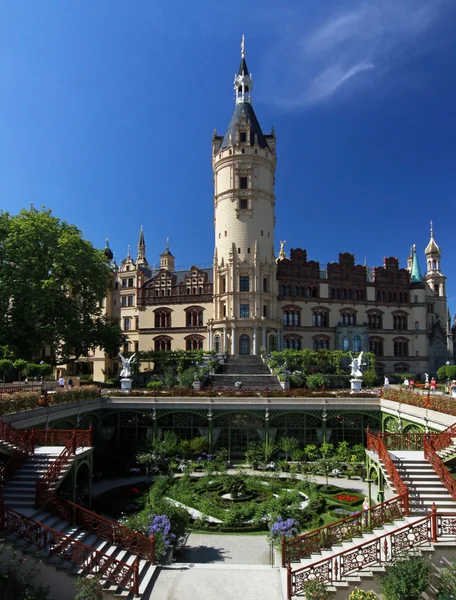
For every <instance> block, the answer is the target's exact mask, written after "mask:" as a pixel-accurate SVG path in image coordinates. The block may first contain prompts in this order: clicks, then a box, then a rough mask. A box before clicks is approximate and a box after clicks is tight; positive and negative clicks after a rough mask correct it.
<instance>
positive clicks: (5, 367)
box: [0, 358, 14, 387]
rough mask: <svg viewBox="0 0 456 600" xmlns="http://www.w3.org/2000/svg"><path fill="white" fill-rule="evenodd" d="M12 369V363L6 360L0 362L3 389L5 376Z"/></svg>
mask: <svg viewBox="0 0 456 600" xmlns="http://www.w3.org/2000/svg"><path fill="white" fill-rule="evenodd" d="M13 369H14V365H13V361H11V360H8V359H6V358H2V359H1V360H0V373H2V375H3V387H5V377H6V374H7V373H9V372H10V371H12V370H13Z"/></svg>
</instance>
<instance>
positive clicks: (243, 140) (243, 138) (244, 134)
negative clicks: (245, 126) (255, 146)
mask: <svg viewBox="0 0 456 600" xmlns="http://www.w3.org/2000/svg"><path fill="white" fill-rule="evenodd" d="M246 141H247V133H246V132H245V131H241V142H246Z"/></svg>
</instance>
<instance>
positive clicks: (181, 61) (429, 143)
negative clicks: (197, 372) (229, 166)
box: [0, 0, 456, 312]
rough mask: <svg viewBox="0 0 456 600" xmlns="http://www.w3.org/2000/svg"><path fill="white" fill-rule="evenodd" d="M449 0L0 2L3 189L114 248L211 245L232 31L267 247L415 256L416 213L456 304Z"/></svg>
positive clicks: (205, 251)
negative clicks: (272, 242) (262, 178)
mask: <svg viewBox="0 0 456 600" xmlns="http://www.w3.org/2000/svg"><path fill="white" fill-rule="evenodd" d="M455 28H456V5H455V3H454V2H453V1H452V0H369V1H365V2H362V1H359V0H337V1H336V0H297V1H290V0H282V2H280V3H279V2H277V1H276V0H262V1H257V0H251V1H250V2H245V1H244V2H240V1H238V0H230V2H225V3H223V4H222V3H219V2H209V1H206V0H195V1H194V2H186V1H184V0H179V1H169V0H168V1H167V2H165V1H163V0H154V2H150V1H149V0H147V1H141V0H135V1H134V2H127V1H124V2H119V1H117V0H109V1H108V0H105V1H102V0H97V1H96V2H93V1H88V0H78V2H55V1H54V0H52V1H51V0H41V1H40V2H32V0H28V1H18V2H8V1H7V0H0V135H1V139H2V144H1V145H0V197H1V199H2V204H1V206H2V208H3V209H5V210H9V211H11V212H13V213H15V212H17V211H18V210H19V209H20V208H22V207H29V206H30V203H31V202H33V203H34V205H35V206H36V207H40V206H42V205H45V206H46V207H48V208H52V210H53V212H54V214H55V215H57V216H59V217H61V218H63V219H65V220H67V221H69V222H71V223H75V224H76V225H78V226H79V227H80V228H81V229H82V231H83V232H84V235H85V236H86V237H87V238H88V239H90V240H91V241H92V242H93V243H94V244H95V245H96V246H99V247H103V246H104V239H105V237H106V236H109V239H110V244H111V247H112V249H113V250H114V251H115V252H116V255H117V258H118V259H121V258H123V257H124V256H125V254H126V251H127V245H128V244H131V246H132V251H133V252H134V251H135V247H136V244H137V239H138V234H139V228H140V226H141V225H144V229H145V236H146V243H147V257H148V259H149V262H151V263H154V262H157V261H158V256H159V254H160V252H162V251H163V249H164V247H165V243H166V238H167V237H169V240H170V249H171V250H172V252H173V254H174V255H175V256H176V263H177V264H178V265H190V264H209V263H210V262H211V260H212V255H213V247H214V234H213V223H212V218H213V204H212V195H213V190H212V171H211V136H212V132H213V130H214V128H216V129H217V132H218V133H219V134H221V133H223V132H224V130H225V128H226V126H227V125H228V122H229V120H230V116H231V113H232V111H233V107H234V100H233V91H232V80H233V75H234V72H235V71H236V70H237V67H238V64H239V53H240V48H239V44H240V38H241V34H243V33H244V34H245V36H246V51H247V62H248V65H249V68H250V69H251V71H252V73H253V78H254V86H255V88H254V93H253V104H254V107H255V111H256V113H257V116H258V118H259V120H260V123H261V125H262V128H263V130H264V131H265V132H269V131H270V129H271V126H272V125H273V126H274V128H275V131H276V135H277V148H278V164H277V172H276V195H277V204H276V215H277V226H276V244H277V246H278V245H279V240H287V243H286V249H288V250H289V249H290V248H292V247H302V248H306V249H307V251H308V256H309V258H311V259H314V260H319V261H320V263H321V264H322V265H325V264H326V263H327V262H328V261H333V260H337V259H338V254H339V252H346V251H349V252H353V253H354V254H355V257H356V259H357V261H358V262H361V263H362V262H363V261H364V258H365V257H366V259H367V262H368V264H369V265H371V266H373V265H380V264H382V262H383V257H384V256H397V257H399V259H400V264H401V265H402V266H405V258H406V256H407V254H408V253H409V249H410V246H411V245H412V244H414V243H415V244H416V245H417V249H418V252H419V256H420V261H421V267H422V269H424V264H425V263H424V257H423V250H424V247H425V246H426V244H427V242H428V239H429V221H430V220H431V219H432V220H433V221H434V228H435V237H436V240H437V242H438V243H439V245H440V246H441V249H442V267H443V271H444V273H445V274H446V275H447V276H448V296H449V297H450V299H451V300H450V303H451V307H452V311H453V312H454V311H455V310H456V260H455V250H454V232H455V226H454V225H453V223H452V218H453V215H454V211H455V198H456V179H455V175H456V149H455V148H456V146H455V142H454V140H455V138H456V118H455V115H456V112H455V106H456V78H455V77H454V73H455V72H456V53H455V52H454V36H455Z"/></svg>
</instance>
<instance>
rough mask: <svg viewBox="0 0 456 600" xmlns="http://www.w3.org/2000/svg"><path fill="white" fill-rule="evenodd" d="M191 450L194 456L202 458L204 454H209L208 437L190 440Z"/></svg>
mask: <svg viewBox="0 0 456 600" xmlns="http://www.w3.org/2000/svg"><path fill="white" fill-rule="evenodd" d="M190 448H191V450H192V453H193V455H194V456H201V454H202V453H203V452H207V451H208V449H209V442H208V440H207V437H204V436H201V437H197V438H193V440H190Z"/></svg>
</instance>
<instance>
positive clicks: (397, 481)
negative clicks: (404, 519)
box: [366, 428, 410, 515]
mask: <svg viewBox="0 0 456 600" xmlns="http://www.w3.org/2000/svg"><path fill="white" fill-rule="evenodd" d="M366 442H367V443H366V448H367V449H368V450H371V451H372V452H375V453H376V454H377V456H378V458H379V460H381V461H382V463H383V466H384V468H385V470H386V472H387V473H388V475H389V477H390V479H391V483H392V484H393V487H394V489H395V490H396V492H397V493H398V494H399V496H404V502H405V515H409V513H410V510H409V489H408V486H407V485H406V484H405V483H404V482H403V481H402V479H401V476H400V475H399V473H398V470H397V469H396V465H395V464H394V462H393V460H392V458H391V456H390V455H389V452H388V450H387V449H386V446H385V443H384V441H383V439H382V438H381V436H379V435H374V434H373V433H371V432H370V431H369V428H367V439H366Z"/></svg>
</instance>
